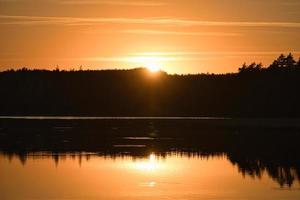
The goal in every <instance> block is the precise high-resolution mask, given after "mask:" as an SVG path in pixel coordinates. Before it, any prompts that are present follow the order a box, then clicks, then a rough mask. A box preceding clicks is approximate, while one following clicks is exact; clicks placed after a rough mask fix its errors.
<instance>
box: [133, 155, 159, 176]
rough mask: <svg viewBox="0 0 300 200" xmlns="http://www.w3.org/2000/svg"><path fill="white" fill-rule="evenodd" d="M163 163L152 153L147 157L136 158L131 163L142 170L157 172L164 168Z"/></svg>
mask: <svg viewBox="0 0 300 200" xmlns="http://www.w3.org/2000/svg"><path fill="white" fill-rule="evenodd" d="M162 167H163V163H161V162H159V160H158V158H157V156H156V155H155V154H154V153H151V154H150V155H149V156H148V158H147V159H143V160H135V161H134V162H132V163H131V168H133V169H136V170H138V171H142V172H155V171H158V170H159V169H162Z"/></svg>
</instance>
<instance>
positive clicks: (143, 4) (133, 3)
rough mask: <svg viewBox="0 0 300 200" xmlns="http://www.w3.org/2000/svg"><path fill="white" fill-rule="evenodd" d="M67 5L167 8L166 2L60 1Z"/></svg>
mask: <svg viewBox="0 0 300 200" xmlns="http://www.w3.org/2000/svg"><path fill="white" fill-rule="evenodd" d="M60 3H61V4H66V5H99V4H100V5H115V6H150V7H151V6H165V5H166V3H164V2H157V1H155V2H154V1H136V0H131V1H128V0H127V1H125V0H85V1H84V0H65V1H60Z"/></svg>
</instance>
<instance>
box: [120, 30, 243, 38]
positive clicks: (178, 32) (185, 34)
mask: <svg viewBox="0 0 300 200" xmlns="http://www.w3.org/2000/svg"><path fill="white" fill-rule="evenodd" d="M119 32H121V33H127V34H144V35H180V36H240V35H242V34H240V33H226V32H182V31H160V30H151V29H130V30H123V31H119Z"/></svg>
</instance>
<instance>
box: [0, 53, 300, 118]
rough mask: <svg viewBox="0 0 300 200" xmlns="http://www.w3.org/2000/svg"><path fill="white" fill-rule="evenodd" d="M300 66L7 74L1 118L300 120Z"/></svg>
mask: <svg viewBox="0 0 300 200" xmlns="http://www.w3.org/2000/svg"><path fill="white" fill-rule="evenodd" d="M299 85H300V62H299V61H298V62H296V61H295V60H294V58H293V56H292V54H289V55H287V56H285V55H281V56H279V57H278V58H277V59H276V60H274V62H273V63H272V64H271V65H270V66H268V67H263V65H262V64H256V63H252V64H250V65H246V64H244V65H243V66H242V67H240V68H239V71H238V72H237V73H229V74H195V75H169V74H167V73H165V72H158V73H156V74H155V75H154V74H150V73H149V71H148V70H147V69H145V68H138V69H132V70H78V71H76V70H72V71H64V70H59V69H56V70H53V71H49V70H29V69H26V68H23V69H19V70H7V71H3V72H0V94H1V98H0V115H76V116H205V117H236V118H239V117H276V118H294V117H300V106H299V102H300V95H299Z"/></svg>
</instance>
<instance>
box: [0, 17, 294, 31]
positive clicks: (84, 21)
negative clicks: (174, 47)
mask: <svg viewBox="0 0 300 200" xmlns="http://www.w3.org/2000/svg"><path fill="white" fill-rule="evenodd" d="M108 23H113V24H144V25H167V26H223V27H224V26H225V27H281V28H300V22H262V21H257V22H239V21H202V20H193V19H179V18H106V17H103V18H79V17H44V16H12V15H0V24H2V25H4V24H12V25H13V24H14V25H51V24H52V25H74V26H76V25H77V26H93V25H101V24H108Z"/></svg>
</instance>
